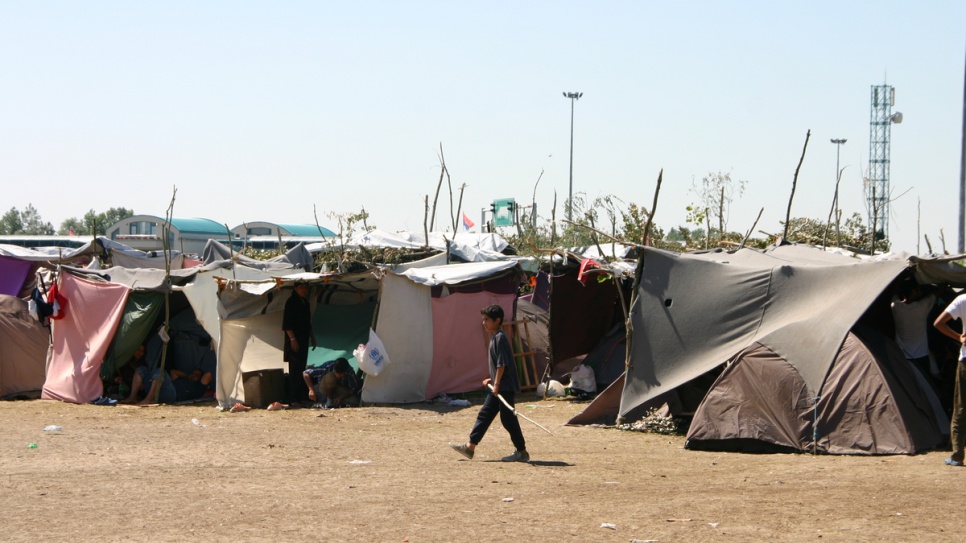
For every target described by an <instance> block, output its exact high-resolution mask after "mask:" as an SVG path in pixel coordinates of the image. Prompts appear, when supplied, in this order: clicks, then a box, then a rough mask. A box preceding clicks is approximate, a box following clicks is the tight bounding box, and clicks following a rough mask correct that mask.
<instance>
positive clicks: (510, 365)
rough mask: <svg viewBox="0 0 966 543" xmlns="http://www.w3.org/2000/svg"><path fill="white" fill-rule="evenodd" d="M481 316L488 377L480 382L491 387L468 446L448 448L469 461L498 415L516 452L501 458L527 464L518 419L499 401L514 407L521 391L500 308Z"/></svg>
mask: <svg viewBox="0 0 966 543" xmlns="http://www.w3.org/2000/svg"><path fill="white" fill-rule="evenodd" d="M480 314H482V315H483V327H484V328H486V331H487V333H489V334H490V348H489V357H488V358H489V361H490V377H489V378H488V379H484V380H483V386H488V387H490V393H489V394H487V395H486V400H484V401H483V407H481V408H480V413H479V414H478V415H477V416H476V423H475V424H474V425H473V430H472V431H471V432H470V440H469V442H468V443H460V444H457V443H450V444H449V446H450V447H452V448H453V450H455V451H456V452H458V453H460V454H462V455H463V456H465V457H466V458H468V459H470V460H472V459H473V453H474V452H475V451H476V446H477V445H478V444H479V443H480V441H482V440H483V436H484V435H485V434H486V430H487V429H488V428H489V427H490V424H491V423H492V422H493V419H495V418H496V415H497V414H498V413H499V415H500V422H502V423H503V427H504V428H505V429H506V431H507V432H509V434H510V440H511V441H512V442H513V446H514V447H516V450H515V451H514V452H513V454H511V455H510V456H506V457H504V458H503V459H502V460H503V461H504V462H529V461H530V453H528V452H527V443H526V441H525V440H524V438H523V431H522V430H521V429H520V420H519V419H517V416H516V414H515V413H514V412H513V408H512V407H508V406H507V405H504V404H503V402H501V401H500V396H501V395H502V396H503V399H504V400H505V401H506V403H507V404H508V405H509V406H513V405H514V396H515V394H516V393H517V392H519V391H520V383H519V381H518V379H517V368H516V364H515V363H514V361H513V349H512V348H510V340H509V339H507V337H506V332H504V331H503V308H502V307H500V306H499V305H491V306H488V307H486V308H485V309H483V310H481V311H480Z"/></svg>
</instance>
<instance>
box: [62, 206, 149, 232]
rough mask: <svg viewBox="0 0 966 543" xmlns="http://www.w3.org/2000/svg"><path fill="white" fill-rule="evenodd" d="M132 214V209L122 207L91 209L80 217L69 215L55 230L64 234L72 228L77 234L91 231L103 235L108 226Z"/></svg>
mask: <svg viewBox="0 0 966 543" xmlns="http://www.w3.org/2000/svg"><path fill="white" fill-rule="evenodd" d="M133 215H134V210H133V209H127V208H124V207H112V208H110V209H108V210H107V211H103V212H101V213H98V212H96V211H94V210H93V209H91V210H89V211H88V212H87V213H85V214H84V217H83V218H82V219H78V218H77V217H71V218H69V219H67V220H65V221H64V222H62V223H60V228H58V229H57V232H58V233H59V234H60V235H62V236H66V235H68V234H69V233H70V229H71V228H73V229H74V234H75V235H78V236H82V235H90V234H91V233H94V234H95V235H98V236H103V235H106V234H107V229H108V228H109V227H111V226H113V225H114V224H115V223H117V222H118V221H120V220H121V219H126V218H128V217H131V216H133Z"/></svg>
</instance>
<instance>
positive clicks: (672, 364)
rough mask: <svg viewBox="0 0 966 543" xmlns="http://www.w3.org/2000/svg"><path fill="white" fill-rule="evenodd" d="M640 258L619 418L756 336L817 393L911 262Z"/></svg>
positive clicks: (761, 255)
mask: <svg viewBox="0 0 966 543" xmlns="http://www.w3.org/2000/svg"><path fill="white" fill-rule="evenodd" d="M643 258H644V270H643V276H642V279H641V283H640V287H639V299H638V303H637V305H636V306H635V307H634V308H633V317H632V323H633V325H634V336H633V338H632V344H633V349H632V352H631V360H630V362H631V364H630V367H629V368H628V370H627V372H626V374H625V379H624V381H623V388H622V390H621V398H620V405H619V408H618V410H617V416H619V417H622V418H623V417H625V416H627V415H629V414H630V413H631V412H634V411H635V410H636V409H637V408H639V407H640V406H642V405H644V404H646V403H647V402H649V401H652V400H654V399H655V398H658V397H659V396H661V395H662V394H665V393H668V392H670V391H672V390H674V389H675V388H676V387H679V386H681V385H682V384H684V383H686V382H688V381H690V380H692V379H694V378H696V377H698V376H700V375H703V374H705V373H706V372H708V371H709V370H711V369H713V368H715V367H716V366H719V365H721V364H723V363H724V362H726V361H728V360H730V359H732V358H733V357H735V356H736V355H737V354H738V353H739V352H741V351H742V350H743V349H746V348H748V347H750V346H751V345H753V344H756V343H758V344H761V345H763V346H765V347H767V348H768V349H769V350H770V351H771V352H774V353H776V354H777V355H778V356H779V357H780V358H781V359H782V360H785V361H786V362H787V363H788V364H790V365H791V366H792V367H793V368H794V369H795V371H796V372H797V373H798V374H799V375H800V376H801V379H802V382H803V384H804V386H805V387H806V390H807V391H808V394H809V395H810V397H814V396H815V395H817V394H820V393H821V392H822V386H823V383H825V380H826V377H827V376H828V374H829V371H830V369H831V367H832V363H833V362H834V360H835V359H836V356H837V354H838V353H839V350H840V348H841V346H842V344H843V342H844V341H845V338H846V336H847V334H848V333H849V331H850V330H851V329H852V327H853V325H854V324H855V323H856V322H857V321H858V319H859V317H860V316H861V315H862V314H863V313H864V312H865V311H866V310H867V309H868V308H869V306H870V304H872V302H873V301H874V300H875V299H876V298H877V297H878V296H879V295H880V294H881V293H882V292H883V291H884V290H885V289H886V288H887V287H888V286H889V284H890V283H891V282H892V281H893V280H894V279H896V278H897V277H898V276H899V275H900V274H901V273H902V272H903V271H904V270H906V268H907V266H908V265H909V263H910V261H909V260H908V259H907V258H906V257H904V256H901V255H900V256H887V257H882V258H878V259H870V260H859V259H855V258H849V257H846V256H842V255H837V254H832V253H826V252H824V251H821V250H819V249H815V248H813V247H807V246H795V245H786V246H779V247H775V248H771V249H769V250H766V251H757V250H752V249H742V250H739V251H736V252H731V253H729V252H724V251H712V252H707V253H697V254H683V255H678V254H674V253H670V252H666V251H662V250H658V249H650V248H648V249H646V250H645V254H644V256H643ZM916 265H917V268H928V267H931V266H932V265H942V266H945V265H946V264H944V263H938V262H919V263H917V264H916ZM917 273H918V271H917ZM960 277H962V276H960ZM601 396H607V397H609V396H612V395H605V394H602V395H601ZM599 399H600V400H601V401H606V399H605V398H599ZM595 403H596V402H595ZM592 407H593V404H591V406H588V410H591V408H592ZM576 418H579V416H578V417H576Z"/></svg>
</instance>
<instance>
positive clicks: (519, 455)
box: [501, 451, 530, 462]
mask: <svg viewBox="0 0 966 543" xmlns="http://www.w3.org/2000/svg"><path fill="white" fill-rule="evenodd" d="M501 460H503V461H504V462H529V461H530V453H528V452H527V451H513V454H511V455H510V456H504V457H503V458H501Z"/></svg>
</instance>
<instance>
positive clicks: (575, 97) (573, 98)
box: [563, 92, 584, 222]
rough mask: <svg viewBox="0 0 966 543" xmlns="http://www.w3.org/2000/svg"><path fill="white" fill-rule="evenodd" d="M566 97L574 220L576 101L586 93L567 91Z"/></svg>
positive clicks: (569, 208) (570, 209)
mask: <svg viewBox="0 0 966 543" xmlns="http://www.w3.org/2000/svg"><path fill="white" fill-rule="evenodd" d="M563 95H564V98H570V191H569V192H568V196H567V220H568V221H571V222H572V221H573V219H574V218H573V212H574V102H576V101H577V100H580V97H581V96H583V95H584V93H582V92H565V93H563Z"/></svg>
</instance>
